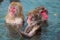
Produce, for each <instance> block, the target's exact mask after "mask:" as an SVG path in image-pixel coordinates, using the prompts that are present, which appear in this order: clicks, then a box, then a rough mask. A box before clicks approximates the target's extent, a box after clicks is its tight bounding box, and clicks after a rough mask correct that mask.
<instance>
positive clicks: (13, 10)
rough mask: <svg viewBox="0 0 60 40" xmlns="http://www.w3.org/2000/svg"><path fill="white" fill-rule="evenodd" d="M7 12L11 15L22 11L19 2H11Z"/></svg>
mask: <svg viewBox="0 0 60 40" xmlns="http://www.w3.org/2000/svg"><path fill="white" fill-rule="evenodd" d="M8 13H10V14H11V15H18V14H20V13H22V6H21V4H20V3H18V2H12V3H11V4H10V5H9V8H8Z"/></svg>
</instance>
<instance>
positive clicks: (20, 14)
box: [5, 2, 24, 32]
mask: <svg viewBox="0 0 60 40" xmlns="http://www.w3.org/2000/svg"><path fill="white" fill-rule="evenodd" d="M11 6H17V7H18V10H19V12H18V13H17V16H16V17H17V18H22V20H23V24H24V15H23V13H22V11H23V10H22V5H21V3H19V2H12V3H11V4H10V5H9V7H11ZM9 7H8V12H7V15H6V17H5V24H6V26H7V28H8V29H9V31H11V32H13V31H14V30H15V32H18V29H21V27H22V26H23V24H22V25H18V26H17V25H16V24H10V23H7V20H8V21H9V22H12V21H10V20H13V21H14V19H15V16H11V15H10V13H9ZM9 19H10V20H9Z"/></svg>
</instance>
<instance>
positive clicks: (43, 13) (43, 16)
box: [39, 10, 48, 20]
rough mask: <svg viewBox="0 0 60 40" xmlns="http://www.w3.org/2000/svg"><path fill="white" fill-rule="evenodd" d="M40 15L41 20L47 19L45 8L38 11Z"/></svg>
mask: <svg viewBox="0 0 60 40" xmlns="http://www.w3.org/2000/svg"><path fill="white" fill-rule="evenodd" d="M39 13H40V14H41V15H42V20H47V19H48V15H47V12H46V10H42V11H40V12H39Z"/></svg>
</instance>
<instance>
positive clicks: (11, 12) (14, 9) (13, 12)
mask: <svg viewBox="0 0 60 40" xmlns="http://www.w3.org/2000/svg"><path fill="white" fill-rule="evenodd" d="M9 12H10V14H11V15H14V14H15V13H16V7H15V6H11V7H10V8H9Z"/></svg>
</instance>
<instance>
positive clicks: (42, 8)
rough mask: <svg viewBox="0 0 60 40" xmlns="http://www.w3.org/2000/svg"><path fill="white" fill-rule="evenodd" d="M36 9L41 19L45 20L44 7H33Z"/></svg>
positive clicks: (46, 13) (46, 17)
mask: <svg viewBox="0 0 60 40" xmlns="http://www.w3.org/2000/svg"><path fill="white" fill-rule="evenodd" d="M35 10H36V11H38V12H39V14H40V15H41V16H42V21H45V22H46V21H47V20H48V11H47V9H46V8H45V7H43V6H40V7H37V8H35Z"/></svg>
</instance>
